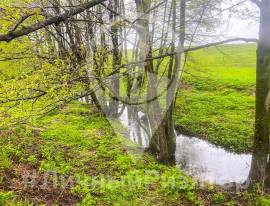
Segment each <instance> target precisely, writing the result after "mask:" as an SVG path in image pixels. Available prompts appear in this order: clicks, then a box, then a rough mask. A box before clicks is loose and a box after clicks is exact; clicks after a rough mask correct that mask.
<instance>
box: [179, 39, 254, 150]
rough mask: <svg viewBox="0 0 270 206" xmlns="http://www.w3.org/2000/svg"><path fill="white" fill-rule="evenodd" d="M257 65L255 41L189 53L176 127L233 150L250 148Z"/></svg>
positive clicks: (180, 91)
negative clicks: (253, 42)
mask: <svg viewBox="0 0 270 206" xmlns="http://www.w3.org/2000/svg"><path fill="white" fill-rule="evenodd" d="M255 68H256V45H255V44H242V45H224V46H219V47H213V48H207V49H203V50H200V51H196V52H190V53H189V54H188V61H187V64H186V65H185V70H184V75H183V82H182V84H181V88H180V90H179V92H178V97H177V102H176V109H175V114H174V117H175V123H176V128H177V129H178V130H180V131H182V132H183V133H186V134H191V135H196V136H199V137H201V138H205V139H207V140H209V141H210V142H212V143H214V144H217V145H221V146H223V147H225V148H227V149H229V150H231V151H236V152H249V151H251V148H252V136H253V130H254V114H255V111H254V110H255V78H256V71H255Z"/></svg>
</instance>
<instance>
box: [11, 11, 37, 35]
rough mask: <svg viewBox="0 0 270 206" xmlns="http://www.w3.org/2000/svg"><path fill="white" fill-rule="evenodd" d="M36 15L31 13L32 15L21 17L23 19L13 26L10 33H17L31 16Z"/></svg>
mask: <svg viewBox="0 0 270 206" xmlns="http://www.w3.org/2000/svg"><path fill="white" fill-rule="evenodd" d="M34 15H35V13H34V12H33V13H30V14H26V15H24V16H22V17H21V19H20V20H19V21H18V22H17V23H16V24H15V25H14V26H12V28H11V29H10V30H9V32H13V31H15V30H16V29H17V28H18V27H19V26H20V25H21V24H22V23H23V22H24V21H25V20H26V19H28V18H29V17H31V16H34Z"/></svg>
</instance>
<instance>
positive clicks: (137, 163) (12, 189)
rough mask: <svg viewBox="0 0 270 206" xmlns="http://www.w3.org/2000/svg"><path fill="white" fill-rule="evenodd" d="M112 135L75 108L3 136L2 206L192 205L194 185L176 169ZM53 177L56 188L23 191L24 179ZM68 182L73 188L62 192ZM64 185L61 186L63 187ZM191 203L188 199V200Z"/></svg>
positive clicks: (103, 123) (88, 112) (100, 120)
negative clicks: (25, 175) (52, 175)
mask: <svg viewBox="0 0 270 206" xmlns="http://www.w3.org/2000/svg"><path fill="white" fill-rule="evenodd" d="M126 143H127V140H124V139H123V137H121V136H119V135H116V134H115V133H114V132H113V129H112V128H111V126H110V124H109V123H108V121H107V120H106V118H104V117H103V116H101V115H100V114H98V113H96V112H94V111H92V109H91V108H89V106H85V105H80V104H79V103H73V104H71V105H68V106H67V107H66V108H64V109H63V110H61V111H60V112H58V113H55V114H51V115H47V116H46V117H44V118H43V119H42V120H39V121H38V122H37V123H36V125H35V127H34V128H33V127H32V128H27V127H23V126H18V127H17V128H16V129H14V130H12V131H6V132H4V131H3V132H2V133H1V139H0V147H1V153H0V159H1V162H0V174H1V180H0V205H1V206H2V205H31V203H33V204H35V205H36V204H37V205H41V204H46V205H51V204H52V203H54V204H55V205H57V204H60V205H84V206H86V205H123V206H124V205H165V204H174V203H176V202H177V201H181V202H182V203H186V204H196V203H197V202H198V201H199V199H198V197H197V196H196V195H195V189H196V187H197V186H196V183H195V182H194V181H193V180H192V179H191V177H189V176H187V175H185V174H183V173H182V172H181V171H180V170H178V169H177V168H175V167H166V166H164V165H161V164H158V163H157V162H156V161H155V160H154V157H152V156H150V155H148V154H141V153H140V154H136V151H137V149H138V148H137V146H136V145H134V144H133V143H131V142H128V143H127V144H126ZM51 171H53V173H55V174H57V179H56V180H57V186H56V187H53V185H54V180H55V179H50V181H49V183H51V185H50V184H49V185H48V186H47V187H45V188H43V189H40V185H39V186H34V187H28V188H27V189H24V184H23V179H22V176H23V175H24V174H28V173H30V174H31V173H33V172H35V174H36V179H37V180H41V183H43V182H42V178H43V177H44V174H46V173H47V172H51ZM63 178H64V180H68V179H67V178H72V179H71V180H74V184H73V185H71V186H67V187H62V186H63V184H61V181H63ZM62 183H64V181H63V182H62ZM191 197H192V198H191Z"/></svg>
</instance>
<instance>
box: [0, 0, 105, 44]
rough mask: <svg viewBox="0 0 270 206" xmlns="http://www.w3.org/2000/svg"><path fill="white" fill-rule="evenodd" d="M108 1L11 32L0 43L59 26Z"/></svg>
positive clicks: (96, 2)
mask: <svg viewBox="0 0 270 206" xmlns="http://www.w3.org/2000/svg"><path fill="white" fill-rule="evenodd" d="M104 1H106V0H92V1H90V2H87V3H85V4H82V5H80V6H78V7H76V8H73V9H70V10H69V11H66V12H65V13H63V14H59V15H57V16H53V17H50V18H47V19H45V20H44V21H41V22H38V23H36V24H34V25H32V26H28V27H26V28H23V29H21V30H18V31H9V32H8V33H7V34H4V35H0V41H6V42H9V41H11V40H13V39H15V38H18V37H21V36H24V35H27V34H30V33H32V32H34V31H37V30H39V29H42V28H44V27H46V26H49V25H52V24H59V23H60V22H63V21H65V20H66V19H68V18H70V17H72V16H74V15H77V14H79V13H81V12H84V11H85V10H87V9H89V8H91V7H94V6H96V5H97V4H100V3H102V2H104Z"/></svg>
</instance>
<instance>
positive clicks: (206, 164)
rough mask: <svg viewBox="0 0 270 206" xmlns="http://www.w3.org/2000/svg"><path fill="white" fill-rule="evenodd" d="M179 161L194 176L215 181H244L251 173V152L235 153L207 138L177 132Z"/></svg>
mask: <svg viewBox="0 0 270 206" xmlns="http://www.w3.org/2000/svg"><path fill="white" fill-rule="evenodd" d="M175 156H176V164H177V165H179V166H180V167H181V168H182V169H183V170H184V171H186V172H187V173H189V174H190V175H192V176H193V177H194V178H196V179H198V180H202V181H207V182H211V183H216V184H225V183H228V182H238V183H241V182H244V181H245V180H246V179H247V177H248V173H249V169H250V163H251V155H249V154H234V153H231V152H228V151H226V150H224V149H222V148H219V147H216V146H215V145H212V144H210V143H208V142H207V141H204V140H201V139H198V138H195V137H192V138H190V137H187V136H184V135H179V136H177V139H176V153H175Z"/></svg>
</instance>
